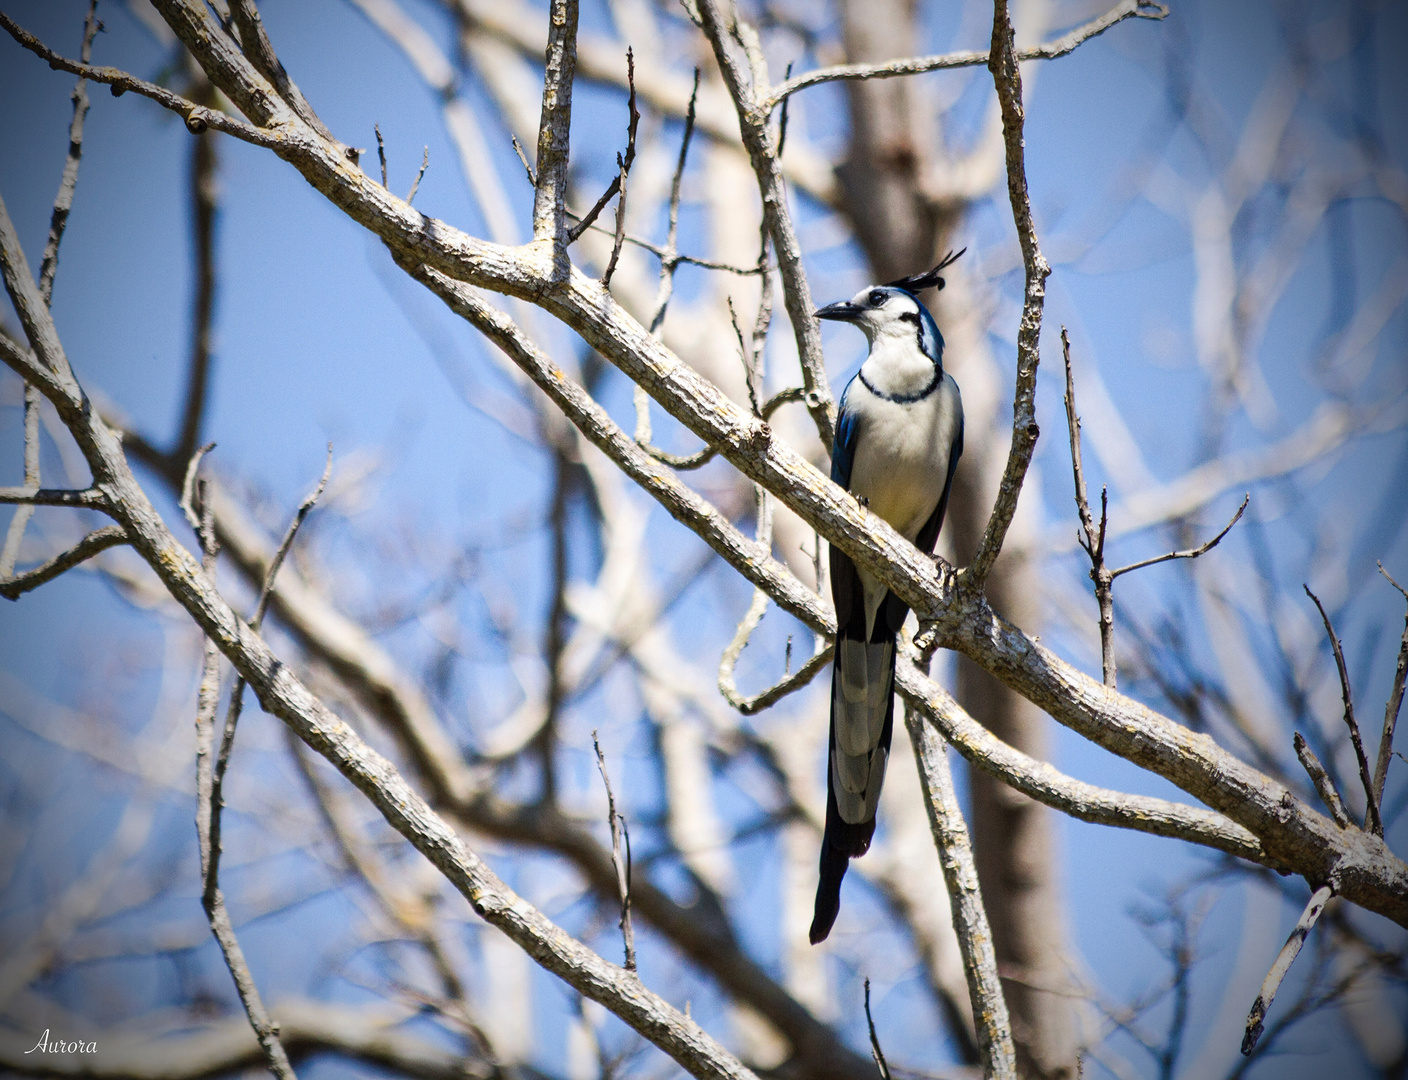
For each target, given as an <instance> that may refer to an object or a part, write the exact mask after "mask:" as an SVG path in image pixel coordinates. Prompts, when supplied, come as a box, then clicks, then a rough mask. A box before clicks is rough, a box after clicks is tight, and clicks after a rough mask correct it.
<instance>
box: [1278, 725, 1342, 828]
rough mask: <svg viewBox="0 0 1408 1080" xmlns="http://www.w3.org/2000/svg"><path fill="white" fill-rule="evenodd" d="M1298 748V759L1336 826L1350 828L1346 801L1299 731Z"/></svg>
mask: <svg viewBox="0 0 1408 1080" xmlns="http://www.w3.org/2000/svg"><path fill="white" fill-rule="evenodd" d="M1292 742H1293V743H1294V745H1295V748H1296V757H1298V758H1299V759H1300V763H1301V765H1302V766H1303V767H1304V769H1305V771H1306V774H1307V775H1308V776H1309V777H1310V782H1311V783H1312V784H1314V785H1315V790H1316V791H1317V792H1318V793H1319V795H1320V801H1321V802H1323V803H1324V804H1325V806H1326V808H1327V809H1328V810H1329V811H1330V816H1331V817H1332V818H1334V819H1335V824H1336V825H1338V826H1339V827H1340V828H1341V829H1347V828H1349V827H1350V826H1351V825H1352V824H1354V822H1353V821H1352V820H1351V819H1350V816H1349V811H1348V810H1346V809H1345V808H1344V801H1343V800H1342V799H1341V798H1340V793H1339V792H1338V791H1336V790H1335V782H1334V781H1333V780H1332V779H1330V774H1329V773H1327V772H1326V771H1325V766H1323V765H1321V764H1320V759H1319V758H1318V757H1316V756H1315V751H1314V750H1312V749H1310V744H1309V743H1307V742H1306V741H1305V736H1303V735H1302V734H1301V733H1300V732H1299V731H1297V732H1296V733H1295V738H1294V739H1293V740H1292Z"/></svg>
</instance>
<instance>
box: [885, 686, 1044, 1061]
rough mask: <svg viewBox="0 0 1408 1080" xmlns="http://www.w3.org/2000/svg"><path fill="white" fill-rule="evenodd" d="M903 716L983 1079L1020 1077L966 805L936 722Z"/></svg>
mask: <svg viewBox="0 0 1408 1080" xmlns="http://www.w3.org/2000/svg"><path fill="white" fill-rule="evenodd" d="M904 722H905V726H906V727H907V728H908V729H909V739H910V742H911V743H912V744H913V745H914V762H915V764H916V765H917V766H918V768H919V780H920V784H921V785H922V787H923V789H924V807H925V809H926V810H927V811H928V812H929V828H930V831H931V832H932V833H933V834H934V846H935V847H936V848H938V849H939V864H940V865H941V866H942V867H943V871H944V881H945V883H946V884H947V885H948V896H949V903H950V905H951V906H952V909H953V929H954V931H955V932H956V933H957V934H958V946H959V949H960V950H961V951H962V953H963V972H964V974H965V975H966V976H967V977H968V996H969V997H970V998H971V1000H972V1002H973V1020H974V1021H975V1022H976V1024H977V1026H978V1052H979V1055H980V1057H981V1059H982V1063H983V1076H984V1080H1016V1076H1017V1062H1016V1051H1015V1049H1014V1048H1013V1044H1012V1024H1011V1021H1010V1020H1009V1019H1008V1015H1007V999H1006V998H1005V997H1004V996H1003V993H1002V983H1001V981H1000V980H999V979H998V975H997V953H996V952H995V951H994V949H993V940H992V929H991V928H990V927H989V926H988V917H987V914H986V913H985V912H984V911H983V897H982V892H981V891H980V889H979V887H978V867H977V864H976V863H974V861H973V847H972V844H971V842H970V841H969V839H968V826H967V825H966V824H965V823H964V821H963V810H962V809H961V808H960V806H959V805H958V795H957V793H956V792H955V791H954V788H953V777H952V776H951V775H950V773H949V768H948V757H947V754H946V752H945V748H944V743H943V740H942V739H940V738H939V736H938V733H937V732H936V731H935V730H934V729H933V728H932V727H930V726H928V725H927V724H924V723H923V722H922V721H921V720H920V719H919V718H918V717H917V716H915V715H914V714H913V713H911V712H910V711H909V710H908V709H906V710H905V717H904Z"/></svg>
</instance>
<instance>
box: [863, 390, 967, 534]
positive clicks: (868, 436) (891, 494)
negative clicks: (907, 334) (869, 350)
mask: <svg viewBox="0 0 1408 1080" xmlns="http://www.w3.org/2000/svg"><path fill="white" fill-rule="evenodd" d="M863 370H864V369H863ZM932 372H933V368H932V366H931V367H930V377H931V378H932ZM868 374H869V373H868V372H867V375H868ZM877 388H879V389H882V390H889V388H888V387H877ZM920 389H922V386H921V388H920ZM889 392H891V393H894V392H895V391H889ZM847 406H848V408H851V409H854V410H856V412H857V414H858V419H859V422H860V431H859V432H858V433H857V439H856V442H857V446H856V452H855V458H854V460H853V463H852V465H851V491H852V492H854V493H855V495H857V496H858V497H860V498H864V499H866V500H867V502H868V503H869V505H870V509H871V511H872V512H874V513H876V514H879V515H880V516H881V517H882V518H884V519H885V520H886V521H887V522H889V524H890V525H891V526H892V527H893V528H894V529H895V530H896V531H897V532H899V533H901V534H903V535H904V537H905V538H906V539H908V540H910V541H913V540H914V538H915V537H916V536H918V535H919V530H920V529H921V528H923V526H924V522H926V521H927V520H928V519H929V515H930V514H932V513H933V512H934V508H935V507H936V506H937V505H938V503H939V497H940V496H941V495H942V494H943V490H944V481H945V480H946V479H947V478H948V456H949V450H950V448H951V447H952V446H953V440H954V437H955V436H956V435H957V433H958V423H959V417H960V416H961V415H962V408H963V406H962V405H961V403H960V400H959V396H958V385H957V384H956V383H955V382H954V381H953V377H952V376H950V375H945V376H944V377H943V381H942V382H940V384H939V386H938V387H937V388H936V389H935V390H934V392H933V393H932V394H930V395H929V396H928V397H926V398H923V399H922V400H920V401H915V402H911V403H901V402H895V401H888V400H886V399H885V398H882V397H879V396H877V395H875V394H872V393H871V392H870V391H869V390H867V389H866V387H865V386H864V384H862V383H861V382H860V381H859V380H857V381H856V383H855V385H853V386H852V387H851V391H850V396H849V397H848V399H847Z"/></svg>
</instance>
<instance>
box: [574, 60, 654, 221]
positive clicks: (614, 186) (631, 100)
mask: <svg viewBox="0 0 1408 1080" xmlns="http://www.w3.org/2000/svg"><path fill="white" fill-rule="evenodd" d="M626 85H627V86H628V87H629V89H630V94H629V97H628V98H627V99H626V109H627V117H628V118H627V120H626V156H625V157H624V158H622V157H621V155H620V154H617V155H616V168H617V172H616V175H615V176H613V177H612V178H611V183H610V184H608V185H607V187H606V190H605V191H604V192H602V193H601V198H599V199H597V201H596V203H595V204H594V205H593V206H592V208H591V209H590V210H588V211H587V212H586V214H585V215H583V216H582V217H581V218H580V219H579V220H578V222H577V224H576V225H574V226H572V228H570V229H568V230H567V242H568V243H569V244H571V243H575V242H576V241H577V240H578V238H580V237H581V235H582V234H583V233H584V232H586V231H587V230H588V229H589V228H591V226H592V223H593V222H595V221H596V219H597V218H598V217H599V216H600V215H601V212H602V211H603V210H605V209H606V204H607V203H609V202H610V201H611V197H612V196H613V195H615V194H616V193H617V192H618V191H622V190H623V189H624V187H625V184H626V174H627V173H629V172H630V171H631V166H632V165H633V164H634V163H635V160H636V128H637V127H638V126H639V124H640V109H639V108H637V107H636V57H635V53H634V52H633V51H632V50H631V48H630V46H627V47H626ZM622 201H623V202H624V196H623V199H622ZM616 216H617V218H618V219H619V218H620V217H621V212H620V209H619V204H618V209H617V215H616ZM620 230H621V226H620V224H619V221H618V224H617V232H620Z"/></svg>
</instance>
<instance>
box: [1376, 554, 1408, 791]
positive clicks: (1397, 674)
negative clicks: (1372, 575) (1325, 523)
mask: <svg viewBox="0 0 1408 1080" xmlns="http://www.w3.org/2000/svg"><path fill="white" fill-rule="evenodd" d="M1379 573H1381V574H1383V576H1384V577H1385V578H1387V579H1388V583H1389V584H1390V585H1392V586H1393V587H1394V588H1395V589H1397V590H1398V591H1399V592H1400V593H1402V594H1403V599H1404V600H1408V591H1406V590H1404V588H1403V586H1402V585H1400V584H1398V582H1396V581H1394V580H1393V578H1392V577H1389V572H1388V571H1387V570H1385V569H1384V564H1383V563H1379ZM1405 684H1408V613H1405V615H1404V618H1403V640H1402V642H1401V643H1400V644H1399V646H1398V664H1397V665H1396V666H1395V667H1394V669H1393V689H1392V690H1390V691H1389V695H1388V703H1387V704H1386V705H1385V706H1384V731H1383V735H1381V736H1380V737H1379V757H1378V760H1377V762H1375V764H1374V804H1375V805H1376V806H1380V807H1382V805H1383V797H1384V781H1386V780H1387V779H1388V759H1389V758H1390V757H1391V756H1392V754H1393V729H1394V727H1395V725H1397V723H1398V710H1399V709H1400V708H1401V707H1402V705H1403V688H1404V685H1405Z"/></svg>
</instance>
